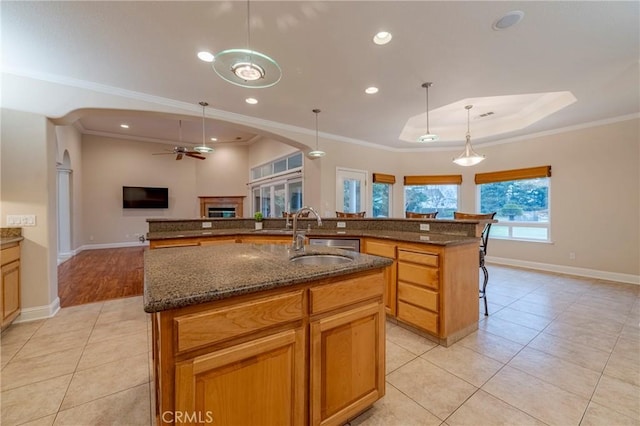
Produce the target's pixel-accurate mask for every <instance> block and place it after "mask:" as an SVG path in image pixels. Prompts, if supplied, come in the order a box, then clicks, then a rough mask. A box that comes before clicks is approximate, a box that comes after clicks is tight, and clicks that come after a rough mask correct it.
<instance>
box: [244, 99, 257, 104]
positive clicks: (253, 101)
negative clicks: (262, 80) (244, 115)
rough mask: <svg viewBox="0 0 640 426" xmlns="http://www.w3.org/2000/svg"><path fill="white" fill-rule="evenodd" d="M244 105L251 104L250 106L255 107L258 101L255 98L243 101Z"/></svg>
mask: <svg viewBox="0 0 640 426" xmlns="http://www.w3.org/2000/svg"><path fill="white" fill-rule="evenodd" d="M244 101H245V102H246V103H248V104H251V105H255V104H257V103H258V100H257V99H256V98H247V99H245V100H244Z"/></svg>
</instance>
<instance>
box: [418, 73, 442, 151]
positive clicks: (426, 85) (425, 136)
mask: <svg viewBox="0 0 640 426" xmlns="http://www.w3.org/2000/svg"><path fill="white" fill-rule="evenodd" d="M432 84H433V83H431V82H428V83H422V87H424V88H425V89H426V92H427V97H426V99H427V102H426V109H427V132H426V133H425V134H423V135H422V136H420V137H419V138H418V142H422V143H426V142H435V141H437V140H438V135H435V134H433V133H431V132H430V131H429V87H431V85H432Z"/></svg>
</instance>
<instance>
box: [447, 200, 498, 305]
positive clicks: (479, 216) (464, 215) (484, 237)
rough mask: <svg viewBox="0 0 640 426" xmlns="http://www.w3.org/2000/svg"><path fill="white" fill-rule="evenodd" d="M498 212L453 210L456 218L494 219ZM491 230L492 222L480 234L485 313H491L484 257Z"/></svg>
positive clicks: (482, 297) (481, 294)
mask: <svg viewBox="0 0 640 426" xmlns="http://www.w3.org/2000/svg"><path fill="white" fill-rule="evenodd" d="M495 215H496V212H493V213H486V214H478V213H459V212H453V218H454V219H485V220H486V219H493V217H494V216H495ZM490 231H491V223H487V224H485V225H484V229H483V230H482V234H481V235H480V269H482V272H483V273H484V281H483V282H482V288H481V289H480V299H484V315H485V316H487V315H489V309H488V308H487V283H488V282H489V271H487V267H486V266H485V265H484V257H485V256H486V255H487V243H488V242H489V232H490Z"/></svg>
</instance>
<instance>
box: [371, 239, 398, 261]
mask: <svg viewBox="0 0 640 426" xmlns="http://www.w3.org/2000/svg"><path fill="white" fill-rule="evenodd" d="M366 253H367V254H373V255H374V256H382V257H388V258H389V259H395V258H396V246H395V245H393V244H386V243H379V242H375V241H367V242H366Z"/></svg>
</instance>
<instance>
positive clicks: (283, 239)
mask: <svg viewBox="0 0 640 426" xmlns="http://www.w3.org/2000/svg"><path fill="white" fill-rule="evenodd" d="M292 238H293V237H292V236H291V235H289V236H278V235H275V236H274V235H243V236H242V237H240V241H241V242H243V243H249V244H291V242H292Z"/></svg>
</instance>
